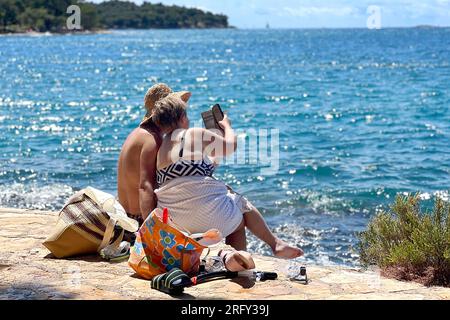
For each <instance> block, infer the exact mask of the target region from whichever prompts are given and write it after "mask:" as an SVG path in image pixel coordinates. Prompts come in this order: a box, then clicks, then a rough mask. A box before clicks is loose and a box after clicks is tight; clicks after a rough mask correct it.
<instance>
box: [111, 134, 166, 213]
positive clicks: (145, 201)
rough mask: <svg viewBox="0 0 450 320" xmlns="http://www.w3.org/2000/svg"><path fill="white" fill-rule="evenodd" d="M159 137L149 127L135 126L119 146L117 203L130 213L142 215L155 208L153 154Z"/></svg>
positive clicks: (155, 152) (154, 159)
mask: <svg viewBox="0 0 450 320" xmlns="http://www.w3.org/2000/svg"><path fill="white" fill-rule="evenodd" d="M160 144H161V136H160V134H159V132H158V130H157V129H155V128H152V127H146V128H142V127H139V128H137V129H135V130H134V131H133V132H132V133H131V134H130V135H129V136H128V138H127V140H126V141H125V143H124V144H123V146H122V150H121V152H120V156H119V164H118V176H117V190H118V195H119V202H120V204H121V205H122V206H123V207H124V209H125V211H126V212H127V213H129V214H130V215H133V216H137V217H139V216H141V217H142V218H144V219H145V218H146V217H147V216H148V214H149V213H150V212H151V211H152V210H153V209H154V208H155V207H156V200H155V195H154V192H153V190H154V189H153V188H154V185H155V166H156V155H157V153H158V149H159V146H160Z"/></svg>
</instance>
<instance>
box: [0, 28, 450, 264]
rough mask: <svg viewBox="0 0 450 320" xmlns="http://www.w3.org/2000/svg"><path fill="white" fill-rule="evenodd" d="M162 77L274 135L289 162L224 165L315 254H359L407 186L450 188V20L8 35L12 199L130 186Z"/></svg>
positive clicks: (227, 177)
mask: <svg viewBox="0 0 450 320" xmlns="http://www.w3.org/2000/svg"><path fill="white" fill-rule="evenodd" d="M157 82H165V83H167V84H170V85H171V86H172V87H173V88H174V89H175V90H189V91H191V92H192V93H193V95H192V98H191V100H190V103H189V111H188V113H189V117H190V120H191V123H192V124H195V125H201V116H200V114H201V112H203V111H206V110H208V108H209V107H210V106H212V105H214V104H216V103H219V104H220V105H221V106H222V108H223V109H224V110H225V111H226V112H227V113H228V115H229V117H230V119H231V120H232V124H233V127H234V128H235V129H239V130H240V133H239V134H240V137H241V138H243V139H244V140H245V138H246V135H247V133H248V132H253V133H254V132H257V133H258V134H259V133H260V132H261V130H263V131H264V130H266V131H267V132H271V133H273V136H271V139H270V141H274V142H275V143H274V144H270V143H269V145H272V146H274V148H273V150H271V152H270V155H273V156H274V157H275V158H276V159H277V164H278V166H277V168H276V170H271V171H270V172H269V171H264V170H262V169H263V168H264V167H265V166H266V164H264V163H262V161H250V159H249V161H247V162H248V163H246V162H242V161H241V162H237V161H234V162H233V161H227V163H225V164H224V165H222V166H220V167H219V169H218V171H217V173H216V176H217V178H219V179H222V180H223V181H225V182H226V183H227V184H229V185H230V186H232V187H233V188H234V189H235V190H236V191H237V192H239V193H242V194H243V195H245V196H246V197H247V198H248V199H249V200H250V201H251V202H252V203H253V204H254V205H255V206H256V207H257V208H259V210H260V211H261V213H262V214H263V216H264V218H265V219H266V221H267V223H268V225H269V227H270V228H271V229H272V230H273V232H275V233H276V234H277V235H278V236H279V237H281V238H282V239H285V240H286V241H288V242H290V243H292V244H295V245H298V246H300V247H302V248H303V250H304V251H305V256H304V257H303V258H301V260H300V261H301V262H302V263H305V264H307V263H316V264H321V265H347V266H358V265H359V255H358V249H357V247H358V235H359V233H360V232H362V231H364V230H365V228H366V226H367V223H368V221H369V220H370V219H371V218H372V217H373V216H374V215H376V214H377V213H378V212H380V211H382V210H389V206H390V205H391V204H392V202H393V201H394V200H395V197H396V196H397V195H406V194H414V193H418V194H419V195H420V197H421V198H422V199H423V204H424V206H425V209H426V208H431V207H432V203H433V199H435V198H436V197H440V198H442V199H444V200H445V201H449V190H450V29H449V28H410V29H407V28H405V29H382V30H366V29H299V30H287V29H286V30H272V29H271V30H239V29H229V30H145V31H138V30H126V31H111V32H109V33H106V34H88V35H49V34H47V35H33V36H19V35H17V36H14V35H13V36H1V37H0V132H1V134H0V206H1V207H14V208H32V209H42V210H58V209H60V208H61V206H62V205H63V203H64V202H65V200H66V199H67V198H68V197H69V196H70V195H72V194H73V193H74V192H76V191H77V190H80V189H82V188H84V187H87V186H93V187H95V188H98V189H101V190H104V191H107V192H109V193H112V194H116V192H117V186H116V176H117V175H116V168H117V159H118V155H119V153H120V149H121V146H122V144H123V142H124V140H125V139H126V137H127V135H128V134H129V133H130V132H131V131H132V130H133V129H134V128H136V127H137V126H138V125H139V123H140V120H141V119H142V117H143V116H144V113H145V112H144V109H143V98H144V95H145V93H146V91H147V89H148V88H149V87H150V86H152V85H153V84H155V83H157ZM252 130H253V131H252ZM258 141H260V140H258ZM275 158H273V159H275ZM0 228H1V226H0ZM268 249H269V248H268V247H267V246H266V245H265V244H264V243H262V242H260V241H258V240H257V239H256V238H255V237H254V236H252V235H250V234H249V250H250V251H251V252H258V253H262V254H270V251H269V250H268Z"/></svg>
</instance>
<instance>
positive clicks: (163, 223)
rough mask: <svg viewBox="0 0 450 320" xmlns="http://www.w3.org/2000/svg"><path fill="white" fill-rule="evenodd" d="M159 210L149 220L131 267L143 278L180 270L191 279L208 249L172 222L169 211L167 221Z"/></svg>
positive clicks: (130, 259) (137, 239)
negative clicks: (170, 221) (169, 221)
mask: <svg viewBox="0 0 450 320" xmlns="http://www.w3.org/2000/svg"><path fill="white" fill-rule="evenodd" d="M159 216H161V210H160V209H156V210H155V211H153V212H152V214H151V215H150V216H149V217H148V218H147V220H145V222H144V224H143V225H142V227H141V228H140V229H139V232H138V234H137V237H136V242H135V244H134V246H133V247H132V248H131V254H130V258H129V260H128V264H129V265H130V267H131V268H132V269H133V270H134V271H135V272H136V273H137V274H138V275H139V276H140V277H142V278H144V279H148V280H151V279H153V277H155V276H157V275H159V274H163V273H166V272H169V271H170V270H172V269H173V268H179V269H181V270H183V271H184V272H185V273H187V274H188V275H189V276H195V275H197V273H198V271H199V267H200V257H201V254H202V252H203V250H204V249H205V248H207V247H204V246H202V245H201V244H199V243H198V242H196V241H195V240H194V239H192V238H190V237H188V236H186V235H185V234H183V233H182V232H181V231H179V230H178V229H176V228H175V227H174V226H173V225H169V223H168V211H167V210H166V209H165V210H164V214H163V219H161V218H160V217H159Z"/></svg>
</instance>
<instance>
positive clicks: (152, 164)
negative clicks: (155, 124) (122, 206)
mask: <svg viewBox="0 0 450 320" xmlns="http://www.w3.org/2000/svg"><path fill="white" fill-rule="evenodd" d="M149 140H150V141H147V142H146V143H145V144H144V147H143V148H142V151H141V160H140V182H139V205H140V209H141V215H142V218H144V220H145V219H147V217H148V216H149V215H150V213H151V212H152V211H153V210H154V209H155V208H156V204H157V200H156V196H155V192H154V189H153V186H154V185H155V176H156V156H157V154H158V147H157V145H156V142H155V141H154V140H153V139H149Z"/></svg>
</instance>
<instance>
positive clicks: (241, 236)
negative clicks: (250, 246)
mask: <svg viewBox="0 0 450 320" xmlns="http://www.w3.org/2000/svg"><path fill="white" fill-rule="evenodd" d="M225 243H226V244H227V245H230V246H232V247H233V248H235V249H236V250H238V251H241V250H242V251H246V250H247V236H246V235H245V220H242V222H241V224H240V225H239V227H238V228H237V229H236V231H235V232H233V233H232V234H230V235H229V236H228V237H227V238H226V240H225Z"/></svg>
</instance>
